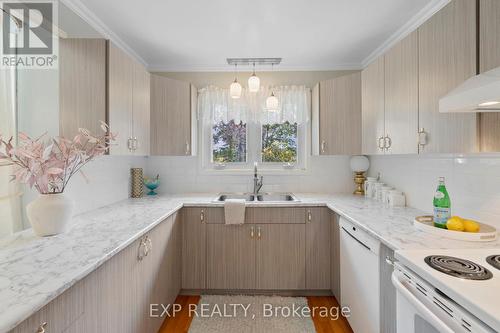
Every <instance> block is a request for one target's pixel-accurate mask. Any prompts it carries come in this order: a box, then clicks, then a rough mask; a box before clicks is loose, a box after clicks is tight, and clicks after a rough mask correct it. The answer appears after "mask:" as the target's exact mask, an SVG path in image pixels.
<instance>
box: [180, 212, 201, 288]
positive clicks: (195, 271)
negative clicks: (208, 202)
mask: <svg viewBox="0 0 500 333" xmlns="http://www.w3.org/2000/svg"><path fill="white" fill-rule="evenodd" d="M206 226H207V225H206V223H205V210H204V208H185V209H184V210H183V217H182V289H205V288H206V273H207V257H206V250H207V247H206V245H207V239H206Z"/></svg>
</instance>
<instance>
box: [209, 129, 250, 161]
mask: <svg viewBox="0 0 500 333" xmlns="http://www.w3.org/2000/svg"><path fill="white" fill-rule="evenodd" d="M212 160H213V162H214V163H234V162H246V160H247V125H246V124H244V123H243V122H242V121H240V122H239V123H235V121H234V120H230V121H229V122H227V123H225V122H223V121H220V122H218V123H217V124H215V125H213V127H212Z"/></svg>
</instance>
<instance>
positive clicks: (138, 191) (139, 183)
mask: <svg viewBox="0 0 500 333" xmlns="http://www.w3.org/2000/svg"><path fill="white" fill-rule="evenodd" d="M130 173H131V176H132V193H131V196H132V198H140V197H142V195H143V194H144V185H143V174H142V168H131V169H130Z"/></svg>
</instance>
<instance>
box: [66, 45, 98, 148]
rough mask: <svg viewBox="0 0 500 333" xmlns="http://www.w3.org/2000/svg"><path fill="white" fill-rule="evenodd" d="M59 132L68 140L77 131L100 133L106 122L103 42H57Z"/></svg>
mask: <svg viewBox="0 0 500 333" xmlns="http://www.w3.org/2000/svg"><path fill="white" fill-rule="evenodd" d="M59 80H60V83H59V112H60V116H59V131H60V135H61V136H64V137H66V138H69V139H72V138H73V137H74V136H75V135H76V134H77V132H78V128H86V129H88V130H90V131H91V132H92V133H93V134H99V135H100V134H101V133H102V130H101V128H100V121H105V120H106V40H104V39H90V38H86V39H82V38H78V39H77V38H66V39H63V38H61V39H60V40H59Z"/></svg>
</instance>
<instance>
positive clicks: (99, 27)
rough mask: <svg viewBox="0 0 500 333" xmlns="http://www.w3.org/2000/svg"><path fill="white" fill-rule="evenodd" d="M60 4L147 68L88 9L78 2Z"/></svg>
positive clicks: (129, 48) (74, 0) (71, 1)
mask: <svg viewBox="0 0 500 333" xmlns="http://www.w3.org/2000/svg"><path fill="white" fill-rule="evenodd" d="M61 2H62V3H63V4H64V5H66V6H67V7H68V8H69V9H71V10H72V11H73V12H74V13H75V14H77V15H78V16H80V17H81V18H82V19H83V20H85V22H87V23H88V24H89V25H90V26H91V27H92V28H94V29H95V30H96V31H97V32H99V33H100V34H101V35H103V37H104V38H106V39H109V40H110V41H112V42H113V44H115V45H116V46H117V47H118V48H120V49H121V50H123V51H124V52H125V53H127V54H128V55H129V56H131V57H132V58H134V59H135V60H137V61H138V62H140V63H141V64H143V65H144V66H145V67H147V65H148V64H147V63H146V61H145V60H144V59H143V58H142V57H141V56H140V55H139V54H137V52H135V51H134V49H132V48H131V47H130V46H129V45H128V44H127V43H125V42H124V41H123V40H122V39H121V38H120V37H118V35H117V34H116V33H114V32H113V30H111V29H110V28H109V27H108V26H107V25H106V24H104V22H102V21H101V20H100V19H99V18H98V17H97V16H96V15H95V14H94V13H93V12H92V11H91V10H90V9H88V8H87V6H85V5H84V4H83V3H82V2H81V1H80V0H61Z"/></svg>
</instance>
